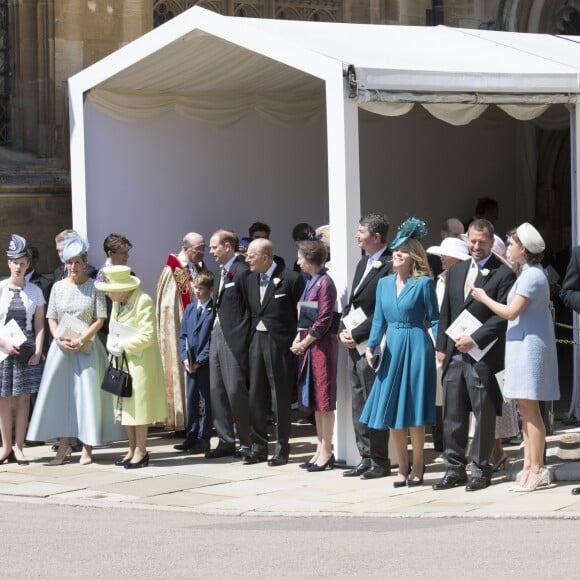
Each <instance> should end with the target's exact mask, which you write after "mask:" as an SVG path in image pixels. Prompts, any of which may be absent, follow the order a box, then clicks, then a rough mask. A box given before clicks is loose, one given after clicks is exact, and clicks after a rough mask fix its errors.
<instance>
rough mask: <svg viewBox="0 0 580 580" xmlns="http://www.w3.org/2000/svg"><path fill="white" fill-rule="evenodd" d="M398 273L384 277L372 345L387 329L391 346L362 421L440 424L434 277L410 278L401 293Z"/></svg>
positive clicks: (386, 425) (376, 425)
mask: <svg viewBox="0 0 580 580" xmlns="http://www.w3.org/2000/svg"><path fill="white" fill-rule="evenodd" d="M396 280H397V275H396V274H393V275H391V276H387V277H385V278H383V279H382V280H380V281H379V284H378V286H377V300H376V307H375V313H374V317H373V325H372V328H371V335H370V337H369V342H368V345H369V347H370V348H375V347H377V346H378V345H379V344H380V343H381V339H382V337H383V336H384V335H385V333H386V346H385V352H384V354H383V359H382V362H381V366H380V368H379V370H378V373H377V378H376V379H375V382H374V385H373V388H372V391H371V393H370V395H369V398H368V399H367V402H366V404H365V406H364V408H363V411H362V414H361V418H360V422H361V423H364V424H366V425H368V426H369V427H371V428H372V429H403V428H406V427H421V426H423V425H433V424H434V423H435V384H436V373H435V351H434V348H433V341H432V340H431V338H430V336H429V334H428V333H427V330H426V325H428V324H427V323H430V324H431V327H432V328H433V334H435V335H437V324H438V320H439V308H438V307H437V296H436V294H435V285H434V283H433V280H431V278H429V277H427V276H420V277H416V278H415V277H410V278H409V280H408V281H407V283H406V284H405V286H404V287H403V289H402V290H401V293H400V294H399V296H397V288H396Z"/></svg>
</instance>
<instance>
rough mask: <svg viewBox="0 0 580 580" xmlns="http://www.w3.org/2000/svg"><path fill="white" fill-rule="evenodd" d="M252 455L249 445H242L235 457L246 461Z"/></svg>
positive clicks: (235, 452)
mask: <svg viewBox="0 0 580 580" xmlns="http://www.w3.org/2000/svg"><path fill="white" fill-rule="evenodd" d="M251 453H252V450H251V449H250V448H249V447H248V446H247V445H241V446H240V447H238V449H237V450H236V451H234V457H235V458H237V459H245V458H246V457H248V455H250V454H251Z"/></svg>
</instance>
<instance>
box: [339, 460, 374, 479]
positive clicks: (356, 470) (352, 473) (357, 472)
mask: <svg viewBox="0 0 580 580" xmlns="http://www.w3.org/2000/svg"><path fill="white" fill-rule="evenodd" d="M367 461H368V459H367ZM370 468H371V466H370V464H369V463H366V462H365V461H361V462H360V463H359V464H358V465H357V466H356V467H353V468H352V469H347V470H346V471H343V472H342V476H343V477H360V476H361V475H362V474H363V473H365V472H367V471H368V470H369V469H370Z"/></svg>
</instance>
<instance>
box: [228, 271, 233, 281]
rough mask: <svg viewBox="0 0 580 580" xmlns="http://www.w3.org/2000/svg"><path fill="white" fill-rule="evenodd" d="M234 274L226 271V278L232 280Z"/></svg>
mask: <svg viewBox="0 0 580 580" xmlns="http://www.w3.org/2000/svg"><path fill="white" fill-rule="evenodd" d="M233 279H234V275H233V274H232V273H231V272H226V280H233Z"/></svg>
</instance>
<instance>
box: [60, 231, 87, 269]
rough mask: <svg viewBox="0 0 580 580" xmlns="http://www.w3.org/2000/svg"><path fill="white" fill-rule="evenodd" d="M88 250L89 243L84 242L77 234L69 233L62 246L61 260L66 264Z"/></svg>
mask: <svg viewBox="0 0 580 580" xmlns="http://www.w3.org/2000/svg"><path fill="white" fill-rule="evenodd" d="M88 250H89V243H88V242H87V241H85V240H84V239H83V238H81V236H80V235H79V234H78V233H77V232H71V233H70V234H68V235H67V236H66V238H65V239H64V243H63V246H62V259H63V260H64V261H65V262H66V261H67V260H72V259H73V258H76V257H77V256H82V255H83V254H85V253H86V252H88Z"/></svg>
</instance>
